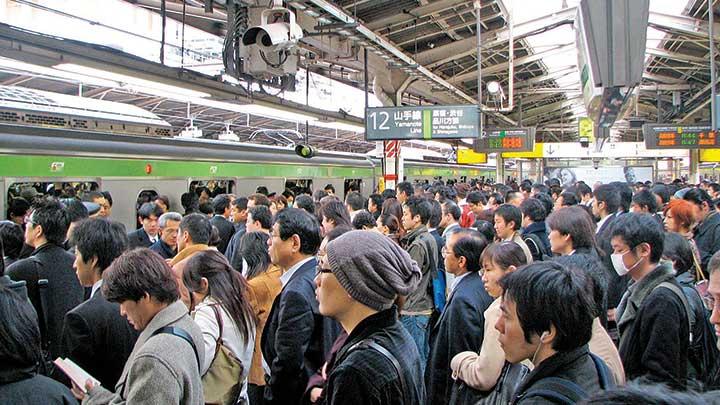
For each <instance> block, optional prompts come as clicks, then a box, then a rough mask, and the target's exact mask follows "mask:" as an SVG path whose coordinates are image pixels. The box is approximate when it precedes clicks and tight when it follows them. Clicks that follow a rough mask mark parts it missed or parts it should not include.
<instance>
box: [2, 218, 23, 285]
mask: <svg viewBox="0 0 720 405" xmlns="http://www.w3.org/2000/svg"><path fill="white" fill-rule="evenodd" d="M0 241H2V248H3V252H0V253H2V254H3V255H4V256H8V257H10V258H11V259H13V260H17V259H18V258H19V257H20V252H22V248H23V244H24V243H25V235H24V234H23V229H22V227H21V226H20V225H18V224H16V223H15V222H12V221H0ZM0 270H2V269H0ZM0 273H2V272H1V271H0Z"/></svg>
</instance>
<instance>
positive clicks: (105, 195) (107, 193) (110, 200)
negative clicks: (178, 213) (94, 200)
mask: <svg viewBox="0 0 720 405" xmlns="http://www.w3.org/2000/svg"><path fill="white" fill-rule="evenodd" d="M100 194H102V195H103V197H105V200H106V201H107V202H108V204H109V205H110V207H112V205H113V199H112V195H111V194H110V192H109V191H101V192H100ZM168 208H170V206H169V205H168Z"/></svg>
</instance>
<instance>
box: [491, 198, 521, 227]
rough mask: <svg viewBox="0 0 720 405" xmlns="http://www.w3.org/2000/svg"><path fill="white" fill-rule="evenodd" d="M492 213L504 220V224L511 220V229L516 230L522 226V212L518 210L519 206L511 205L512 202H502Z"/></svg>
mask: <svg viewBox="0 0 720 405" xmlns="http://www.w3.org/2000/svg"><path fill="white" fill-rule="evenodd" d="M494 215H497V216H499V217H500V218H502V219H503V221H505V223H506V224H508V223H510V221H512V222H513V229H514V230H516V231H517V230H518V229H520V227H521V226H522V212H521V211H520V208H518V207H516V206H514V205H512V204H503V205H501V206H499V207H498V208H497V209H496V210H495V212H494Z"/></svg>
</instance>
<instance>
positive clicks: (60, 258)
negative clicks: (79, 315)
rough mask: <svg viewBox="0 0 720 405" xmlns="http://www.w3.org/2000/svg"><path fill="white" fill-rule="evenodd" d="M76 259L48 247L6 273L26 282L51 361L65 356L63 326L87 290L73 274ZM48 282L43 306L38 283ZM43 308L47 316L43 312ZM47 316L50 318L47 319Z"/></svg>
mask: <svg viewBox="0 0 720 405" xmlns="http://www.w3.org/2000/svg"><path fill="white" fill-rule="evenodd" d="M74 261H75V257H74V256H73V255H71V254H70V253H68V252H66V251H65V249H63V248H61V247H60V246H57V245H54V244H52V243H46V244H44V245H42V246H40V247H39V248H37V249H35V251H34V252H33V255H32V256H31V257H28V258H27V259H23V260H19V261H17V262H15V263H13V264H12V266H10V267H8V269H7V271H6V273H7V275H8V276H10V278H11V279H13V280H15V281H26V282H27V285H26V287H27V292H28V296H29V297H30V302H32V304H33V306H34V307H35V311H36V312H37V314H38V321H39V323H40V333H41V334H42V338H43V341H44V342H48V348H49V351H50V356H51V358H52V359H54V358H56V357H57V356H59V355H60V354H61V353H62V341H61V337H62V326H63V320H64V319H65V314H66V313H67V312H68V311H70V310H71V309H73V308H75V307H76V306H78V305H80V303H81V302H82V301H83V294H84V290H83V288H82V286H81V285H80V282H79V281H78V279H77V275H75V270H73V262H74ZM39 279H46V280H47V281H48V284H47V290H46V294H45V297H46V298H47V299H46V300H45V301H44V305H43V306H41V301H40V290H39V289H38V280H39ZM43 308H44V312H43ZM45 314H47V317H45Z"/></svg>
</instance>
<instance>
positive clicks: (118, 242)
mask: <svg viewBox="0 0 720 405" xmlns="http://www.w3.org/2000/svg"><path fill="white" fill-rule="evenodd" d="M72 243H73V244H74V245H75V249H76V250H77V251H79V252H80V254H82V257H83V259H85V262H87V261H89V260H90V259H92V258H93V257H97V260H98V262H97V265H98V267H99V268H100V272H101V273H102V272H103V271H104V270H105V269H106V268H108V267H109V266H110V264H111V263H112V262H113V260H115V259H116V258H117V257H119V256H120V255H121V254H122V253H123V252H124V251H125V250H127V248H128V244H129V242H128V237H127V234H126V233H125V227H124V226H123V225H122V224H121V223H119V222H114V221H109V220H107V219H104V218H89V219H87V220H85V221H82V222H80V224H78V226H77V227H76V228H75V230H74V231H73V233H72Z"/></svg>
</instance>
